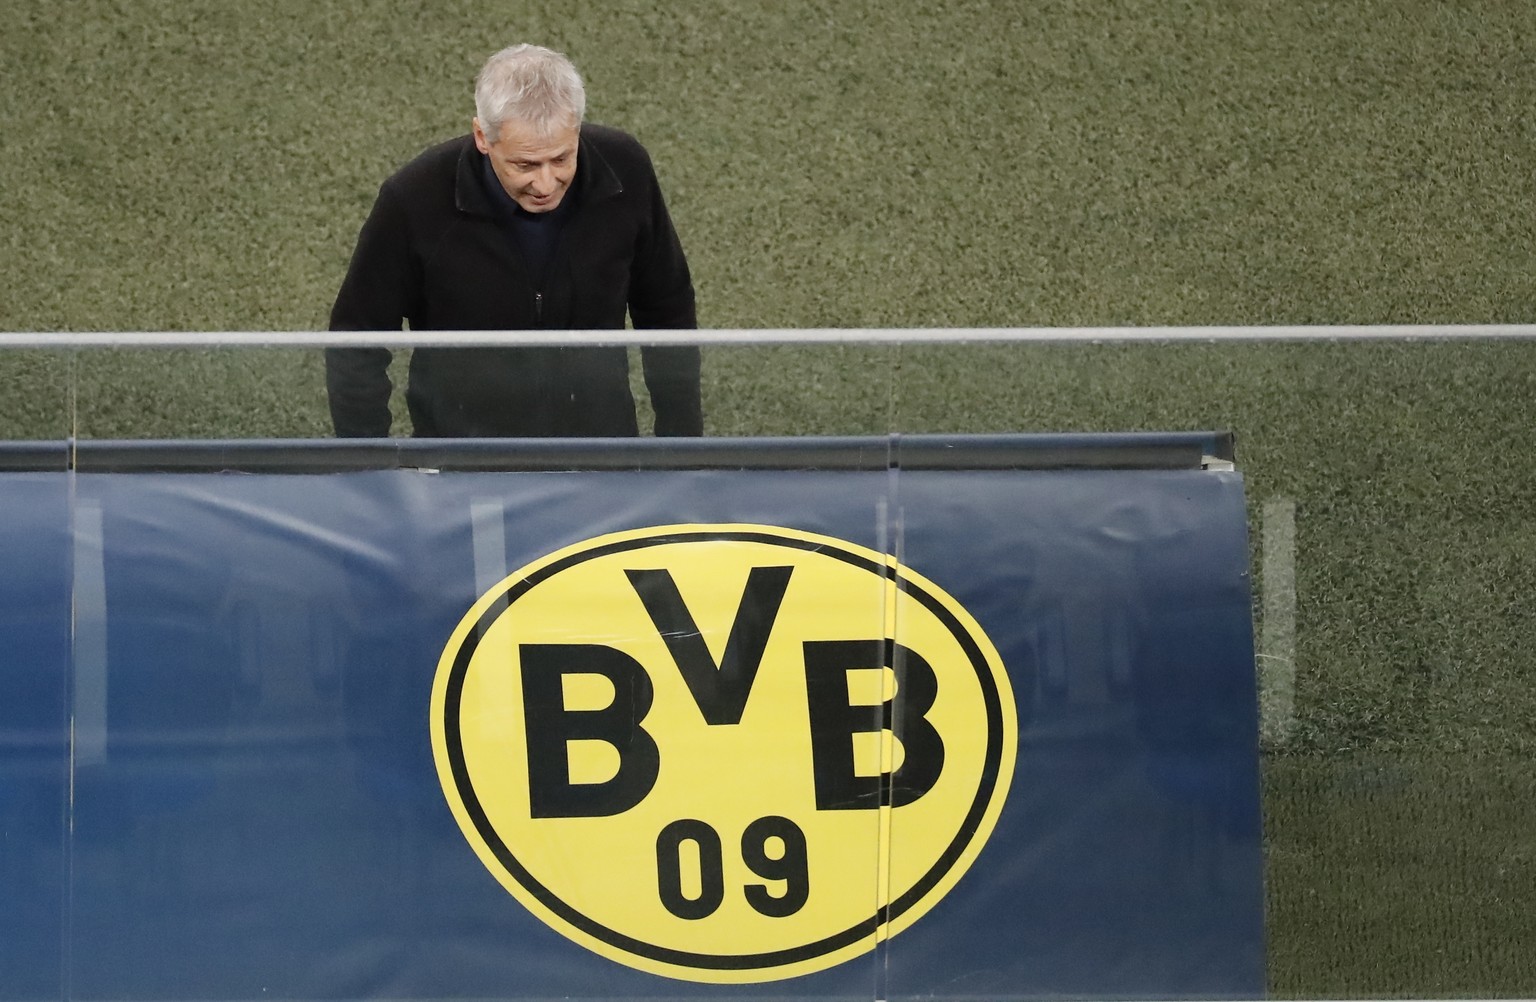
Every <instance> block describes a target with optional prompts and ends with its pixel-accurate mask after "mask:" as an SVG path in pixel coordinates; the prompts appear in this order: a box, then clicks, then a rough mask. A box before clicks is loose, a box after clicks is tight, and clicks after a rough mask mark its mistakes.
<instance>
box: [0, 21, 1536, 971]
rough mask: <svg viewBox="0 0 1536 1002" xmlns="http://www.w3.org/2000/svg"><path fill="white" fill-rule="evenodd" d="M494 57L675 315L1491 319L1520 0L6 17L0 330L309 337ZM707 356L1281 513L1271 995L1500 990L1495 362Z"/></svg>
mask: <svg viewBox="0 0 1536 1002" xmlns="http://www.w3.org/2000/svg"><path fill="white" fill-rule="evenodd" d="M517 40H533V41H539V42H542V43H544V44H548V45H551V46H554V47H557V48H561V49H563V50H565V51H566V52H568V53H569V54H570V55H571V56H572V57H573V59H574V60H575V61H576V63H577V65H578V66H580V67H581V68H582V70H583V71H584V73H585V75H586V77H587V80H588V86H589V93H590V117H591V118H592V119H594V120H596V121H602V122H607V123H612V124H615V125H619V126H622V127H625V128H628V129H629V130H631V131H633V132H635V133H636V134H637V135H638V136H639V137H640V138H641V139H642V140H643V141H644V142H645V143H646V144H647V145H648V147H649V148H650V150H651V152H652V154H653V156H654V157H655V160H656V162H657V165H658V169H659V171H660V173H661V175H662V181H663V184H664V186H665V188H666V191H667V193H668V197H669V201H670V204H671V206H672V209H673V213H674V215H675V217H676V220H677V223H678V226H679V229H680V231H681V233H682V235H683V238H684V241H685V244H686V246H687V247H688V250H689V252H690V259H691V261H692V263H693V267H694V271H695V279H696V284H697V287H698V290H699V294H700V314H701V318H702V321H703V323H704V324H705V325H706V326H707V327H715V328H735V327H803V326H818V327H820V326H826V327H887V326H889V327H947V326H1076V325H1089V326H1092V325H1114V324H1128V325H1145V324H1275V323H1285V324H1344V323H1387V322H1394V323H1397V322H1401V323H1426V322H1436V323H1483V322H1488V323H1505V322H1527V321H1530V320H1532V319H1533V316H1532V308H1533V304H1536V259H1533V246H1536V242H1533V237H1536V213H1533V211H1532V210H1533V205H1536V198H1533V195H1536V170H1533V166H1532V165H1533V163H1536V114H1533V110H1532V109H1533V108H1536V68H1533V65H1536V64H1533V61H1532V58H1531V52H1532V48H1533V46H1536V6H1532V5H1530V4H1526V3H1520V2H1504V0H1483V2H1477V0H1359V2H1354V3H1338V2H1326V0H1254V2H1251V3H1235V2H1229V0H1098V2H1093V3H1089V2H1083V0H1041V2H1037V3H1020V2H1008V0H934V2H923V3H919V2H916V0H842V2H829V0H784V2H778V3H766V2H764V3H756V2H747V0H740V2H731V0H709V2H705V0H669V2H667V3H660V2H639V0H615V2H610V3H603V4H588V3H583V2H575V3H558V4H557V3H549V2H544V0H520V2H517V0H505V2H490V0H442V2H437V3H431V4H422V3H406V2H403V0H359V2H354V3H347V4H326V3H309V2H300V0H265V2H249V3H233V2H225V0H182V2H176V3H172V2H169V0H166V2H157V0H119V2H109V0H79V2H73V3H68V4H63V5H61V4H57V3H45V2H43V0H5V2H4V4H3V5H0V65H3V66H4V67H5V83H6V85H5V87H4V88H0V136H3V137H4V139H3V142H0V178H3V179H4V190H5V194H4V197H3V198H0V262H3V269H0V273H3V276H4V277H3V285H0V330H11V331H29V330H31V331H36V330H66V331H82V330H305V329H320V328H322V327H323V326H324V324H325V319H326V315H327V311H328V309H329V306H330V302H331V297H332V296H333V295H334V293H335V289H336V286H337V284H338V282H339V280H340V278H341V274H342V271H343V269H344V267H345V265H346V261H347V258H348V255H349V253H350V251H351V245H352V240H353V238H354V237H355V235H356V230H357V226H358V224H359V223H360V222H361V220H362V217H363V215H364V213H365V212H366V211H367V208H368V206H369V204H370V203H371V201H372V198H373V195H374V192H375V190H376V188H377V185H378V184H379V182H380V181H381V180H382V179H383V178H384V177H385V176H386V175H387V174H388V173H389V172H390V171H391V170H393V169H394V168H395V167H396V166H398V165H399V164H401V163H402V162H403V161H405V160H406V159H408V158H409V157H411V156H412V155H414V154H415V153H416V152H417V151H419V150H420V149H421V148H422V147H424V146H425V145H427V144H429V143H431V142H433V141H436V140H439V139H442V138H447V137H449V136H452V135H455V134H457V133H459V132H462V131H464V130H466V129H467V126H468V121H469V117H470V115H471V114H472V109H471V105H470V101H469V89H470V83H471V80H472V78H473V76H474V73H475V71H476V69H477V68H478V66H479V64H480V62H481V61H482V60H483V59H484V57H485V56H486V55H488V54H489V53H490V52H491V51H493V50H494V49H496V48H499V47H500V46H502V45H504V44H508V43H510V42H512V41H517ZM705 340H706V342H707V334H706V335H705ZM705 368H706V387H705V393H706V408H707V421H708V430H709V432H710V433H713V434H818V433H881V432H885V431H890V430H899V431H904V432H920V431H957V432H965V431H1030V430H1051V431H1057V430H1129V429H1141V428H1169V429H1184V428H1230V429H1232V430H1234V431H1235V432H1236V433H1237V435H1238V448H1239V459H1240V463H1241V467H1242V468H1243V469H1244V471H1245V472H1246V474H1247V478H1248V489H1249V494H1250V498H1251V503H1252V510H1253V513H1254V519H1253V524H1254V530H1255V543H1254V547H1255V554H1256V557H1257V555H1258V553H1259V552H1260V540H1261V539H1262V536H1263V530H1264V524H1263V518H1262V513H1263V511H1264V510H1265V507H1264V506H1265V505H1266V504H1268V503H1270V502H1275V501H1279V502H1283V503H1285V504H1292V505H1294V511H1295V544H1296V545H1295V566H1294V574H1293V575H1292V579H1293V583H1294V589H1295V603H1296V605H1295V609H1296V614H1295V620H1296V625H1295V649H1294V658H1295V704H1294V713H1293V715H1291V716H1288V717H1287V718H1286V719H1285V720H1282V721H1279V722H1278V723H1277V722H1275V721H1271V724H1274V725H1275V729H1273V730H1272V731H1271V732H1270V733H1271V739H1270V740H1269V741H1268V743H1267V745H1266V749H1265V757H1264V801H1265V811H1266V832H1267V838H1266V853H1267V876H1268V911H1269V916H1268V918H1269V927H1270V984H1271V990H1272V991H1273V992H1274V993H1275V994H1276V995H1280V996H1305V997H1313V998H1327V997H1347V996H1357V997H1358V996H1390V995H1411V996H1420V997H1425V996H1431V997H1432V996H1439V997H1446V996H1453V995H1482V996H1497V995H1524V996H1530V995H1532V994H1533V993H1536V960H1533V959H1532V958H1533V957H1536V948H1533V946H1536V917H1533V916H1536V908H1533V907H1532V906H1531V903H1532V902H1533V901H1536V835H1533V834H1532V832H1533V831H1536V825H1533V822H1536V806H1533V805H1536V769H1533V768H1532V762H1533V751H1536V748H1533V745H1536V694H1533V690H1536V671H1533V668H1532V657H1533V655H1532V651H1533V650H1536V643H1533V641H1536V628H1533V626H1532V625H1531V624H1532V623H1536V615H1533V611H1532V596H1533V595H1536V518H1533V516H1536V459H1533V457H1532V455H1531V451H1530V450H1529V449H1528V448H1527V442H1526V435H1527V434H1529V432H1530V429H1531V427H1532V424H1533V417H1536V403H1533V401H1536V345H1528V344H1524V343H1499V344H1494V343H1474V344H1448V343H1446V344H1435V343H1411V344H1354V345H1347V344H1326V343H1325V344H1307V345H1301V344H1285V345H1254V344H1221V343H1211V344H1185V345H1173V346H1168V345H1140V346H1112V345H1099V346H1095V345H1086V344H1085V345H1080V346H1075V347H1025V346H1009V347H997V346H990V347H965V346H950V347H921V348H918V347H906V348H894V347H885V348H877V347H870V346H828V347H815V348H811V347H799V348H766V347H757V348H750V347H731V348H727V347H719V346H717V347H713V348H707V349H706V355H705ZM0 383H3V385H4V386H5V392H4V393H3V394H0V437H5V438H13V439H14V438H61V437H65V436H66V435H68V434H70V433H72V432H74V433H78V434H80V435H82V436H87V437H139V436H142V437H159V436H189V437H244V436H275V437H285V436H313V435H323V434H325V433H326V432H327V430H328V426H327V420H326V416H325V401H324V393H323V388H322V385H321V368H320V361H319V356H318V353H316V352H310V351H299V350H263V351H244V352H237V351H198V352H190V351H189V352H179V353H164V352H130V351H111V352H92V353H79V354H74V355H69V354H62V353H48V352H10V353H4V354H0ZM1260 626H1261V627H1262V626H1263V623H1262V622H1261V624H1260Z"/></svg>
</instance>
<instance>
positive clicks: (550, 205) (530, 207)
mask: <svg viewBox="0 0 1536 1002" xmlns="http://www.w3.org/2000/svg"><path fill="white" fill-rule="evenodd" d="M561 194H563V192H557V193H556V194H553V195H550V196H548V197H547V198H544V199H538V198H534V197H533V196H532V195H524V196H523V197H522V198H520V199H518V200H517V204H518V205H520V206H522V208H523V211H524V212H548V211H550V210H551V209H555V208H558V207H559V206H560V196H561Z"/></svg>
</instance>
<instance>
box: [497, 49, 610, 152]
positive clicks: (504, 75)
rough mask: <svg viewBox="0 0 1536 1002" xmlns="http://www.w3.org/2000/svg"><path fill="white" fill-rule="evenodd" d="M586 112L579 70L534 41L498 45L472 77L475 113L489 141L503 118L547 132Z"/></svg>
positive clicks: (578, 119) (576, 123)
mask: <svg viewBox="0 0 1536 1002" xmlns="http://www.w3.org/2000/svg"><path fill="white" fill-rule="evenodd" d="M586 112H587V89H586V87H585V86H584V85H583V84H582V82H581V74H580V73H577V72H576V67H575V66H572V65H571V61H570V60H569V59H567V58H565V55H564V54H563V53H560V52H555V51H553V50H551V49H546V48H544V47H542V46H539V45H514V46H511V47H510V48H505V49H502V50H501V51H500V52H498V53H496V54H495V55H494V56H492V57H491V58H489V59H487V60H486V61H485V65H484V66H483V67H481V69H480V75H479V76H478V77H476V78H475V117H477V118H479V119H480V128H481V129H482V130H483V131H484V132H485V137H486V139H488V140H490V141H491V142H493V143H494V142H495V141H496V138H497V136H498V135H499V134H500V132H501V127H502V126H503V125H505V124H506V123H508V122H519V123H522V124H523V125H525V126H527V127H529V128H531V129H532V130H533V131H534V132H535V133H537V134H539V135H541V136H547V135H549V134H551V133H553V132H556V131H558V130H561V129H574V128H576V127H578V126H580V125H581V119H582V116H583V115H585V114H586Z"/></svg>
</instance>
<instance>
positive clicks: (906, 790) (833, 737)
mask: <svg viewBox="0 0 1536 1002" xmlns="http://www.w3.org/2000/svg"><path fill="white" fill-rule="evenodd" d="M792 570H793V568H790V567H754V568H752V569H751V571H750V573H749V575H748V577H747V585H746V589H745V591H744V592H743V594H742V600H741V604H740V606H739V607H738V609H737V612H736V617H735V619H734V620H733V622H732V624H731V630H730V634H729V637H728V639H727V641H726V647H725V654H724V656H723V657H722V658H721V660H720V663H719V664H718V665H717V664H715V662H714V659H713V657H712V656H711V655H710V653H709V650H708V648H707V647H706V646H705V643H704V638H703V636H702V635H701V633H700V632H699V629H698V627H697V626H696V625H695V624H694V620H693V615H692V614H691V613H690V612H689V610H688V607H687V605H686V604H685V603H684V601H683V599H682V595H681V594H680V593H679V592H678V589H677V585H676V583H675V582H674V581H673V580H672V577H671V575H670V574H668V573H667V572H666V571H665V570H627V571H625V574H626V576H627V577H628V579H629V581H630V583H631V584H632V585H633V587H634V589H635V591H636V592H637V593H638V595H639V597H640V600H641V602H642V603H644V605H645V608H646V611H647V613H649V615H650V618H651V621H652V622H653V623H654V624H655V626H656V629H657V631H658V633H659V634H660V636H661V638H662V640H663V641H664V642H665V643H666V646H667V650H668V652H669V653H670V654H671V656H672V658H673V661H674V664H675V666H676V668H677V670H678V672H679V673H680V674H681V675H682V677H683V679H684V681H685V682H686V683H687V686H688V691H689V693H690V694H691V695H692V696H693V700H694V703H695V704H696V705H697V706H698V709H699V712H700V714H701V715H702V716H703V718H704V720H705V721H706V722H707V723H708V724H710V725H711V726H730V725H733V724H737V723H739V722H740V720H741V715H742V712H743V710H744V709H745V707H746V703H747V699H748V697H749V696H750V695H751V691H752V683H753V680H754V679H755V678H756V676H757V672H758V668H759V667H760V666H761V664H762V659H763V652H764V650H765V648H766V647H767V644H768V637H769V634H770V633H771V632H772V630H773V623H774V619H775V617H776V616H777V614H778V610H779V606H780V604H781V603H782V601H783V599H784V593H785V591H786V590H787V588H788V586H789V579H790V575H791V572H792ZM803 651H804V667H805V685H806V694H807V711H808V714H809V726H810V734H811V758H812V772H813V775H814V785H815V793H816V807H817V809H819V810H824V811H830V810H868V809H874V808H879V807H881V806H889V807H902V806H905V805H907V804H911V803H914V802H916V801H917V800H918V799H919V798H921V797H922V796H923V794H925V793H927V792H928V791H929V790H930V789H932V788H933V785H934V784H935V783H936V782H938V779H939V776H940V774H941V772H942V771H943V768H944V741H943V739H942V738H941V737H940V735H939V732H938V731H937V730H936V729H935V728H934V727H933V725H932V724H930V723H929V722H928V720H927V719H926V716H925V715H926V714H927V712H928V710H929V709H930V708H931V707H932V706H933V703H934V700H935V698H936V697H937V696H938V691H939V690H938V677H937V675H935V673H934V670H933V668H932V667H931V666H930V665H929V664H928V662H927V661H925V660H924V659H923V658H922V656H921V655H919V654H918V653H917V652H916V651H913V650H910V649H908V648H906V647H903V646H902V645H900V644H898V643H896V642H895V641H894V640H890V639H886V640H883V641H881V640H828V641H807V642H805V644H804V645H803ZM518 655H519V660H520V663H521V666H522V683H523V726H524V730H525V733H526V734H527V742H528V791H529V803H530V809H531V812H532V815H533V817H536V818H575V817H607V816H612V815H615V814H622V813H623V812H625V811H627V810H629V809H630V808H632V807H634V806H635V805H637V804H639V803H640V802H641V801H642V800H644V799H645V797H646V795H647V794H649V793H650V792H651V790H652V788H653V787H654V786H655V783H656V777H657V775H658V774H659V771H660V768H661V753H660V749H659V747H658V745H657V743H656V739H655V737H654V736H653V735H652V734H651V733H649V732H648V731H647V730H646V729H645V727H644V726H643V721H644V719H645V716H646V713H647V712H648V711H649V710H650V707H651V702H652V700H653V698H654V686H653V683H652V681H651V678H650V676H649V675H648V674H647V673H646V670H645V668H644V666H642V665H641V664H640V662H638V661H636V660H635V659H634V658H633V657H631V656H630V655H628V654H626V653H624V652H623V651H620V650H618V649H617V648H614V647H608V646H604V645H601V644H521V645H519V647H518ZM871 668H888V669H891V670H892V672H893V673H894V674H895V677H896V691H897V692H898V693H900V694H901V698H900V699H899V700H898V699H897V698H896V696H895V695H892V696H891V697H889V698H888V699H886V700H885V701H884V702H883V703H880V704H878V705H877V706H873V707H872V706H869V705H865V704H860V703H853V702H851V701H850V699H849V688H848V675H849V673H850V672H853V671H858V670H862V669H871ZM576 675H598V676H601V677H603V678H605V679H607V680H608V682H609V683H610V684H611V685H612V686H613V692H614V698H613V701H612V702H611V703H610V704H608V705H607V706H605V707H602V708H599V709H571V708H569V707H567V706H566V705H565V702H564V692H565V679H566V677H567V676H576ZM882 732H889V733H890V734H892V735H894V737H895V738H896V740H897V741H899V742H901V746H902V749H903V752H904V756H903V761H902V764H901V765H900V767H898V768H897V769H895V770H894V771H892V772H890V773H882V774H880V775H859V774H858V772H857V771H856V765H855V762H854V753H853V738H854V735H856V734H860V733H873V734H880V733H882ZM574 741H602V742H605V743H606V744H608V745H609V746H611V747H612V748H613V750H614V751H615V752H616V753H617V755H618V761H619V767H618V771H617V772H616V773H615V774H614V775H613V776H612V777H611V778H609V779H607V780H604V781H602V782H598V783H577V782H572V780H571V777H570V774H571V770H570V766H569V763H570V745H571V742H574ZM694 837H695V841H696V842H697V844H698V845H699V847H700V852H708V851H712V850H710V849H709V847H708V846H707V845H706V844H705V843H704V842H700V841H698V838H697V837H696V833H695V836H694ZM712 910H713V909H711V911H712Z"/></svg>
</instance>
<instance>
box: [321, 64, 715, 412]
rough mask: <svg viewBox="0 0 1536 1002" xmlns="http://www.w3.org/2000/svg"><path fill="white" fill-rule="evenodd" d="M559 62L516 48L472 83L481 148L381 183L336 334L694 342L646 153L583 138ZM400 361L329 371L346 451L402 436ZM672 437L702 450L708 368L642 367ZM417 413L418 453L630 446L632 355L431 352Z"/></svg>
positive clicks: (471, 145) (657, 358) (365, 354)
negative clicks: (636, 336)
mask: <svg viewBox="0 0 1536 1002" xmlns="http://www.w3.org/2000/svg"><path fill="white" fill-rule="evenodd" d="M585 112H586V92H585V88H584V86H583V84H582V81H581V77H580V75H579V74H577V72H576V69H575V67H574V66H572V65H571V63H570V61H569V60H567V59H566V58H565V56H563V55H561V54H560V53H557V52H551V51H550V50H548V49H544V48H540V47H538V46H533V45H517V46H513V47H511V48H508V49H504V50H502V51H501V52H498V53H496V54H495V55H494V56H492V57H491V58H490V59H489V60H488V61H487V62H486V64H485V67H484V68H483V69H482V70H481V71H480V75H479V77H478V78H477V80H476V81H475V118H474V121H473V132H472V133H471V134H470V135H468V136H462V137H460V138H458V139H455V140H452V141H450V142H447V143H443V144H441V145H439V146H435V147H433V148H432V149H429V150H427V151H426V152H425V153H423V154H421V155H420V156H419V157H417V158H416V159H415V160H413V161H411V162H410V163H409V164H407V165H406V166H405V167H403V168H402V169H401V170H400V171H399V172H398V173H396V174H395V175H394V176H392V177H390V178H389V179H388V180H387V181H385V182H384V184H383V186H382V187H381V188H380V189H379V196H378V200H377V201H376V202H375V203H374V206H373V210H372V212H371V213H370V214H369V216H368V219H367V221H366V222H365V223H364V224H363V228H362V232H361V234H360V235H359V236H358V240H357V249H356V250H355V251H354V252H353V254H352V263H351V265H350V266H349V267H348V269H347V276H346V279H345V280H344V281H343V282H342V286H341V292H340V293H339V294H338V295H337V297H336V304H335V306H334V307H333V308H332V310H331V330H334V331H399V330H400V329H401V326H402V323H408V324H409V325H410V329H411V330H414V331H423V330H561V329H564V330H592V329H615V330H617V329H622V328H623V327H624V323H625V314H626V311H627V312H628V315H629V318H630V320H631V321H632V322H633V324H634V326H635V327H636V328H638V329H647V328H649V329H692V328H695V327H697V326H698V323H697V319H696V316H695V313H694V296H693V283H692V280H691V278H690V277H689V273H688V262H687V260H686V259H685V258H684V256H683V249H682V245H681V244H680V243H679V241H678V238H677V233H676V231H675V230H674V229H673V227H672V220H671V218H670V217H669V216H668V214H667V209H666V205H665V203H664V202H663V200H662V195H661V190H660V188H659V187H658V185H657V182H656V175H655V172H654V170H653V169H652V167H651V162H650V158H649V157H648V156H647V154H646V152H645V150H644V149H643V148H642V147H641V146H640V144H639V143H638V142H636V141H635V140H634V139H633V138H632V137H630V136H628V135H625V134H624V133H622V132H619V131H618V130H616V129H610V128H605V127H602V126H596V125H588V124H583V122H582V118H583V115H584V114H585ZM390 358H391V353H390V351H389V350H388V349H386V348H333V349H329V350H328V351H327V352H326V355H325V362H326V389H327V391H328V393H329V396H330V404H331V418H332V421H333V422H334V423H335V426H336V434H337V435H338V436H341V437H378V436H385V435H388V434H389V429H390V412H389V394H390V381H389V375H388V367H389V362H390ZM641 360H642V364H643V370H644V375H645V382H646V387H647V389H648V390H649V392H650V395H651V402H652V405H653V409H654V411H655V414H656V425H655V432H656V434H658V435H699V434H702V431H703V418H702V416H701V411H700V403H699V352H698V349H697V348H694V347H652V348H644V349H642V350H641ZM406 401H407V404H408V405H409V408H410V413H411V421H412V423H413V425H414V428H415V434H416V435H418V436H454V437H460V436H550V435H590V436H632V435H636V434H638V427H637V422H636V419H635V403H634V397H633V395H632V394H631V393H630V389H629V356H628V352H627V350H626V349H625V348H623V347H622V346H620V347H565V348H561V347H555V348H529V347H522V348H422V349H418V350H416V351H414V352H413V353H412V357H411V365H410V377H409V382H408V384H407V388H406Z"/></svg>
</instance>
